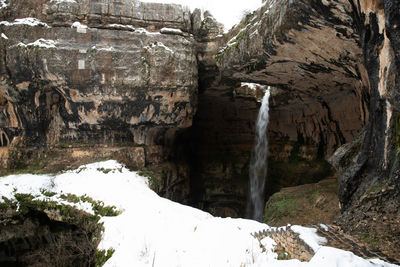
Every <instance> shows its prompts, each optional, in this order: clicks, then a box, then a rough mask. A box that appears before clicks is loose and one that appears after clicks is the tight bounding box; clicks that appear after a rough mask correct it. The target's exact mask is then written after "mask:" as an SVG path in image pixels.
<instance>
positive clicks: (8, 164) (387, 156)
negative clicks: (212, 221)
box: [0, 0, 400, 247]
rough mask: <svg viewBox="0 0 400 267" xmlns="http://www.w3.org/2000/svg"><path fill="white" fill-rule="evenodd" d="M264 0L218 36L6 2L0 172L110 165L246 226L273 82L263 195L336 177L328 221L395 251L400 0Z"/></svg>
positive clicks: (122, 15)
mask: <svg viewBox="0 0 400 267" xmlns="http://www.w3.org/2000/svg"><path fill="white" fill-rule="evenodd" d="M263 2H264V4H263V6H262V7H261V8H260V9H259V10H256V11H254V12H252V13H249V14H247V16H245V17H244V18H243V20H242V21H241V22H240V23H239V24H238V25H236V26H235V27H234V28H232V29H231V30H230V31H229V32H228V33H226V34H223V28H222V26H221V25H220V24H219V23H218V22H217V21H216V20H215V19H214V18H213V17H212V16H211V15H208V14H207V13H206V14H203V15H205V16H204V18H203V19H202V16H203V15H202V14H201V11H200V10H198V9H197V10H195V11H193V12H190V11H189V10H186V9H184V8H182V7H181V6H179V5H171V4H152V3H141V2H138V1H125V0H124V1H89V0H85V1H84V0H82V1H77V3H57V2H49V3H47V2H46V1H32V2H29V4H26V3H25V2H24V1H18V0H15V1H10V6H9V7H7V8H5V9H0V16H1V17H2V21H8V24H7V23H2V24H1V25H0V29H1V31H2V33H4V34H5V36H6V37H7V39H5V38H4V37H3V38H0V39H1V40H0V50H1V55H2V57H1V64H0V145H1V147H0V166H2V169H1V170H0V174H8V173H14V172H20V171H30V172H39V173H40V172H57V171H61V170H63V169H65V168H73V167H76V166H79V165H80V164H83V163H87V162H92V161H97V160H104V159H109V158H113V159H117V160H119V161H121V162H123V163H125V164H126V165H127V166H128V167H129V168H131V169H133V170H138V171H141V172H142V173H144V174H146V175H148V176H150V177H151V179H152V187H153V188H154V189H155V191H156V192H157V193H158V194H159V195H161V196H164V197H167V198H169V199H171V200H175V201H178V202H181V203H184V204H189V205H191V206H194V207H198V208H200V209H202V210H205V211H208V212H210V213H212V214H213V215H217V216H230V217H244V215H245V207H246V199H247V194H248V175H249V163H250V156H251V152H252V149H253V146H254V132H255V121H256V117H257V114H258V111H259V108H260V100H261V98H262V96H263V94H264V91H263V89H262V86H271V98H270V112H269V114H270V124H269V128H268V138H269V152H268V162H269V164H268V177H267V184H268V186H267V191H266V195H265V200H268V198H269V197H270V196H271V195H273V194H274V193H276V192H278V191H280V190H281V189H282V188H286V187H291V186H297V185H303V184H310V183H317V182H319V181H321V180H324V179H325V178H328V177H336V178H337V181H338V184H339V185H338V195H339V200H340V205H341V212H342V214H341V216H340V218H338V222H337V223H338V224H339V225H341V226H342V227H343V228H344V229H345V230H346V231H348V232H351V233H353V232H354V233H362V232H365V231H369V232H372V233H373V234H374V235H376V236H382V239H388V240H390V242H394V244H395V246H397V247H398V246H399V245H400V244H399V243H398V240H397V243H396V237H398V236H399V234H400V232H399V231H400V230H399V229H398V218H399V216H400V214H399V209H398V204H399V197H398V196H399V192H400V191H399V160H398V154H399V153H398V152H399V149H398V146H399V138H398V125H399V115H398V113H399V112H398V110H397V106H398V102H399V99H398V92H399V84H400V82H399V81H398V79H399V69H400V59H399V58H400V54H399V53H400V52H399V51H400V50H399V47H400V44H399V42H400V41H399V40H400V30H399V29H400V28H398V23H399V18H400V14H399V7H400V6H399V3H397V2H393V1H389V0H386V1H368V0H364V1H358V2H357V3H355V2H353V1H352V0H349V1H345V0H335V1H324V0H321V1H319V0H318V1H314V0H312V1H311V0H301V1H295V2H293V1H283V0H282V1H281V0H279V1H278V0H276V1H272V0H271V1H270V0H264V1H263ZM25 17H34V18H37V19H39V20H40V21H41V22H37V21H33V22H32V23H33V24H34V26H28V25H26V24H21V23H18V20H17V19H20V18H25ZM76 22H79V23H77V24H76ZM85 25H86V26H85ZM41 39H42V41H41V42H39V43H36V44H35V42H36V41H37V40H41ZM46 40H54V41H55V43H52V42H48V41H46ZM21 42H22V44H21ZM246 83H256V84H260V85H261V86H258V85H256V86H255V87H254V88H255V89H254V88H252V86H249V85H248V84H247V85H246ZM339 148H341V149H339ZM338 149H339V150H338ZM335 151H337V152H336V153H335ZM332 165H333V166H332ZM373 188H379V189H380V190H382V191H380V190H377V191H376V190H375V191H374V190H372V189H373ZM383 189H384V190H383ZM374 194H376V196H375V195H374ZM374 207H380V208H374ZM388 214H391V216H388V219H387V221H385V223H383V224H380V223H379V222H376V218H377V217H380V216H383V215H385V216H386V215H388ZM374 218H375V220H374ZM396 225H397V226H396ZM388 229H390V230H388ZM390 236H391V237H390ZM390 238H392V239H390ZM393 240H394V241H393Z"/></svg>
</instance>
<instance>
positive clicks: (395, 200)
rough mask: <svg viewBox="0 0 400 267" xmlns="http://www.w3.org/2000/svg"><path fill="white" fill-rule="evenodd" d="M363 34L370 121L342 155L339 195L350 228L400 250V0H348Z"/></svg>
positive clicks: (345, 225) (384, 247) (388, 247)
mask: <svg viewBox="0 0 400 267" xmlns="http://www.w3.org/2000/svg"><path fill="white" fill-rule="evenodd" d="M350 3H351V4H352V6H353V17H354V19H355V21H356V26H357V29H358V31H359V33H360V37H361V44H362V47H363V52H364V53H363V55H364V62H365V66H366V69H367V71H368V82H369V84H370V91H371V104H370V107H369V109H370V114H371V116H370V120H369V122H368V124H367V125H366V127H365V129H364V132H363V135H362V136H360V138H359V142H358V143H354V144H352V146H351V147H350V148H348V152H347V153H345V154H344V156H343V158H347V159H351V160H347V161H345V162H347V163H348V164H347V165H345V166H343V165H340V166H339V167H342V168H343V169H342V174H341V176H340V177H339V197H340V201H341V204H342V210H343V215H342V218H341V220H340V221H339V223H340V224H342V225H343V226H344V227H345V228H346V230H347V231H351V232H352V233H356V234H359V235H362V233H366V232H367V233H369V234H368V239H371V240H376V241H377V242H376V243H377V246H380V247H382V249H383V250H384V251H385V250H388V251H393V248H394V250H395V251H396V250H397V251H398V250H399V248H400V244H399V238H398V237H399V235H400V229H399V222H400V210H399V205H400V188H399V187H400V178H399V173H400V170H399V169H400V167H399V144H400V143H399V136H398V135H399V131H398V130H399V129H398V128H399V110H398V106H399V92H400V81H399V74H400V71H399V70H400V64H399V62H400V61H399V53H400V52H399V51H400V46H399V45H400V43H399V38H400V30H399V28H398V25H399V22H400V21H399V18H400V9H399V8H400V3H399V2H398V1H368V0H365V1H358V2H355V1H350Z"/></svg>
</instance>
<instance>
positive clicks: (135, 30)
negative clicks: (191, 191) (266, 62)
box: [0, 0, 208, 201]
mask: <svg viewBox="0 0 400 267" xmlns="http://www.w3.org/2000/svg"><path fill="white" fill-rule="evenodd" d="M7 3H8V6H5V7H3V8H2V9H1V10H0V16H1V17H2V20H3V21H2V22H1V23H0V28H1V32H2V36H1V38H0V39H1V40H0V43H1V45H0V46H1V48H0V50H1V52H0V53H1V64H0V80H1V82H0V83H1V86H0V145H1V151H0V158H1V161H0V163H1V164H2V167H3V168H2V171H4V167H5V168H9V169H10V170H15V169H18V168H21V167H25V165H29V164H28V163H27V162H29V161H30V160H31V159H32V158H33V159H42V158H44V159H48V158H49V157H53V156H54V157H57V159H54V160H53V162H50V160H45V163H41V162H37V164H39V165H40V166H39V168H42V167H45V166H43V165H47V164H53V165H54V162H57V161H60V162H62V163H61V164H65V165H64V166H58V167H57V168H62V167H64V168H65V167H68V166H69V165H68V160H65V159H69V161H72V160H77V161H79V160H81V161H82V162H84V159H85V158H97V159H102V158H108V157H116V158H119V159H120V160H122V161H124V162H125V163H126V164H127V165H128V166H130V167H132V168H135V169H142V168H144V167H145V166H151V165H161V166H162V171H163V175H164V178H165V177H168V179H170V181H168V184H169V185H171V184H173V183H174V181H175V180H178V179H180V178H179V176H184V177H187V176H188V172H187V169H188V167H187V166H186V163H185V161H184V160H182V162H180V164H177V163H176V161H178V160H171V158H175V157H176V153H175V151H176V150H177V149H176V146H175V143H176V137H177V135H178V133H179V132H180V131H184V130H185V129H187V128H188V127H190V126H191V124H192V119H193V116H194V114H195V113H196V109H197V88H198V66H197V64H198V63H197V58H196V56H197V46H198V45H197V43H198V42H197V41H196V40H195V37H194V36H193V35H192V34H191V32H193V31H194V30H193V29H195V30H197V31H201V30H202V31H201V34H202V35H204V36H207V34H208V31H207V30H203V28H202V24H201V23H202V21H201V18H200V17H197V18H192V15H191V13H190V12H189V11H188V10H186V9H183V8H182V7H181V6H179V5H166V4H152V3H141V2H139V1H84V0H82V1H29V3H27V2H26V1H9V2H7ZM26 17H29V18H26ZM192 19H194V21H195V22H196V23H195V25H197V26H195V27H192V24H193V21H192ZM196 19H198V20H200V21H196ZM48 151H53V152H54V151H56V154H54V153H53V154H52V155H50V156H47V154H48V153H47V152H48ZM92 152H95V153H92ZM57 168H55V171H57ZM50 171H54V170H50ZM165 179H167V178H165ZM181 188H183V187H181ZM166 191H168V192H164V193H165V195H167V196H169V197H170V198H173V199H176V200H179V201H184V199H186V198H187V196H186V195H187V194H188V192H187V191H186V192H184V190H183V189H179V190H178V191H179V192H175V191H176V190H175V189H174V188H173V186H170V187H169V188H168V189H166Z"/></svg>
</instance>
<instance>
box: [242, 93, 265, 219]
mask: <svg viewBox="0 0 400 267" xmlns="http://www.w3.org/2000/svg"><path fill="white" fill-rule="evenodd" d="M269 96H270V87H268V88H267V90H266V92H265V95H264V97H263V99H262V104H261V107H260V111H259V112H258V117H257V122H256V133H255V135H256V136H255V143H254V152H253V154H252V157H251V162H250V171H249V179H250V192H249V198H248V202H247V217H248V218H251V219H254V220H257V221H259V222H261V221H262V220H263V215H264V190H265V180H266V177H267V152H268V138H267V128H268V121H269V115H268V112H269Z"/></svg>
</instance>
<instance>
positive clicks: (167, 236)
mask: <svg viewBox="0 0 400 267" xmlns="http://www.w3.org/2000/svg"><path fill="white" fill-rule="evenodd" d="M104 170H107V171H104ZM44 190H46V191H51V192H56V193H58V194H61V193H64V194H65V193H71V194H75V195H78V196H80V195H85V194H86V195H88V196H90V197H92V198H93V199H96V200H102V201H104V204H105V205H110V206H112V205H114V206H116V207H117V208H118V209H120V210H122V211H123V212H122V214H120V215H118V216H116V217H103V218H102V219H101V220H102V221H103V222H104V227H105V231H104V233H103V238H102V241H101V243H100V245H99V249H106V250H107V249H109V248H114V249H115V252H114V254H113V256H112V257H111V258H110V259H109V260H108V261H107V262H106V264H105V266H118V267H124V266H135V267H138V266H155V267H157V266H158V267H160V266H165V267H174V266H176V267H178V266H181V267H196V266H199V267H207V266H215V267H223V266H235V267H240V266H289V267H292V266H315V267H317V266H318V267H320V266H324V267H330V266H332V267H333V266H335V267H345V266H346V267H347V266H348V267H350V266H351V267H356V266H359V267H368V266H371V267H372V266H374V267H376V266H384V267H389V266H395V265H392V264H388V263H385V262H383V261H380V260H377V259H375V260H367V259H362V258H360V257H357V256H355V255H354V254H353V253H351V252H347V251H342V250H339V249H335V248H330V247H325V246H322V245H320V244H319V243H318V240H321V239H320V238H318V237H317V236H315V233H314V232H313V231H310V230H307V229H303V228H304V227H303V228H302V227H298V228H297V229H296V231H297V232H302V231H303V232H304V235H303V237H302V238H304V239H305V240H306V242H308V241H307V240H310V242H314V243H312V246H313V249H314V250H315V251H316V254H315V256H314V257H313V258H312V259H311V261H310V262H300V261H298V260H287V261H282V260H277V259H276V256H277V255H276V254H275V253H273V252H272V250H273V245H274V241H273V240H272V239H270V238H265V239H263V240H261V243H262V244H263V246H264V247H265V248H266V251H264V252H263V251H262V249H261V248H260V243H259V241H258V240H256V239H255V238H254V237H252V235H251V233H253V232H256V231H259V230H262V229H266V228H269V227H268V226H267V225H265V224H261V223H258V222H255V221H251V220H245V219H231V218H216V217H213V216H211V215H210V214H208V213H206V212H203V211H200V210H198V209H194V208H191V207H188V206H184V205H181V204H178V203H175V202H172V201H170V200H167V199H164V198H161V197H159V196H158V195H157V194H156V193H154V192H153V191H151V190H150V189H149V188H148V181H147V178H145V177H141V176H139V175H138V174H136V173H135V172H130V171H129V170H128V169H126V168H125V167H124V166H122V165H121V164H119V163H117V162H116V161H105V162H99V163H94V164H89V165H85V166H82V167H80V168H78V169H77V170H74V171H68V172H65V173H63V174H59V175H54V176H52V175H12V176H7V177H0V201H2V200H1V197H2V196H4V197H7V198H9V199H13V196H14V194H15V193H31V194H32V195H38V198H41V199H43V198H46V197H45V196H43V195H42V193H41V192H44ZM50 199H52V200H55V199H57V195H55V196H53V197H51V198H50ZM78 208H82V209H84V210H88V209H89V210H90V207H88V205H87V203H82V204H81V205H78ZM313 235H314V236H313ZM315 242H317V243H315Z"/></svg>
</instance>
